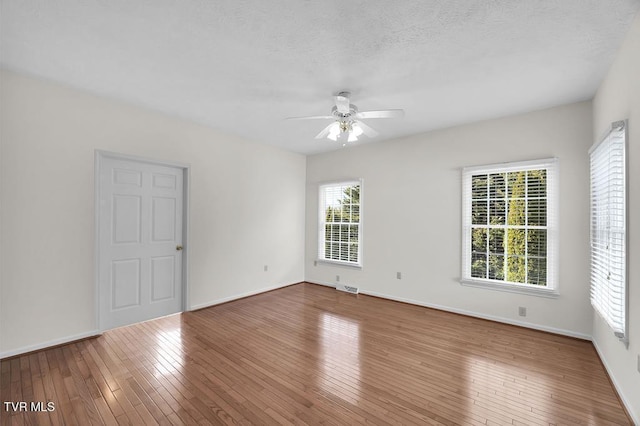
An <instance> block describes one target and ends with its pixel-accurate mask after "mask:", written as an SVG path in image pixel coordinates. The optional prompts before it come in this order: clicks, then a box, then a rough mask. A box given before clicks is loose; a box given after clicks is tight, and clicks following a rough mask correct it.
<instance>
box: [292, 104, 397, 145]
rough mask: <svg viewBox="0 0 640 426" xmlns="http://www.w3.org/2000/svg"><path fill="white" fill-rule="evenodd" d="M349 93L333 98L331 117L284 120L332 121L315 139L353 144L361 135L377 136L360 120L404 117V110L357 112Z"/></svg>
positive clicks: (320, 116) (313, 116)
mask: <svg viewBox="0 0 640 426" xmlns="http://www.w3.org/2000/svg"><path fill="white" fill-rule="evenodd" d="M350 96H351V93H349V92H340V93H338V94H337V95H335V96H334V101H335V105H334V107H333V108H331V115H312V116H308V117H289V118H286V120H334V121H333V123H331V124H329V125H328V126H327V127H325V128H324V129H322V131H321V132H320V133H318V134H317V135H316V139H322V138H325V137H326V138H327V139H331V140H332V141H337V140H339V139H340V140H342V141H344V140H345V139H346V142H355V141H357V140H358V137H359V136H360V135H362V134H364V135H366V136H368V137H370V138H372V137H375V136H377V135H378V132H376V131H375V130H373V129H372V128H371V127H369V126H368V125H367V124H365V123H364V122H363V121H362V119H369V118H399V117H402V116H404V110H401V109H385V110H378V111H358V107H357V106H355V105H353V104H352V103H351V101H350V99H349V98H350Z"/></svg>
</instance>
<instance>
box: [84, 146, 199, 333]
mask: <svg viewBox="0 0 640 426" xmlns="http://www.w3.org/2000/svg"><path fill="white" fill-rule="evenodd" d="M107 158H109V159H116V160H126V161H133V162H137V163H143V164H153V165H158V166H169V167H175V168H178V169H182V245H183V246H184V249H183V251H182V307H181V308H180V309H181V311H180V312H185V311H187V310H189V306H190V305H189V303H188V300H189V258H190V253H191V247H190V245H189V239H190V238H189V229H190V227H189V216H190V215H189V188H190V175H191V165H189V164H185V163H180V162H176V161H165V160H156V159H152V158H146V157H140V156H136V155H129V154H121V153H118V152H111V151H104V150H100V149H96V150H95V154H94V178H93V179H94V194H95V198H94V205H93V208H94V224H93V230H94V268H93V269H94V291H95V298H94V299H95V321H96V330H97V331H98V333H102V332H103V331H105V330H103V329H102V327H101V325H100V256H101V253H100V223H101V220H102V219H103V218H101V217H100V195H101V194H100V191H101V188H100V172H101V171H102V168H103V165H102V164H103V161H104V160H105V159H107Z"/></svg>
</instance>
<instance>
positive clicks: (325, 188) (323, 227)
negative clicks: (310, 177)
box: [318, 181, 362, 266]
mask: <svg viewBox="0 0 640 426" xmlns="http://www.w3.org/2000/svg"><path fill="white" fill-rule="evenodd" d="M319 192H320V194H319V195H320V199H319V207H320V208H319V212H318V259H319V260H323V261H329V262H335V263H341V264H345V265H353V266H361V264H362V255H361V244H360V241H361V238H362V223H361V216H362V209H361V205H362V204H361V200H362V183H361V181H348V182H338V183H331V184H325V185H320V191H319Z"/></svg>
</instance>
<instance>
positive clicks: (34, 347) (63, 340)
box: [0, 330, 101, 359]
mask: <svg viewBox="0 0 640 426" xmlns="http://www.w3.org/2000/svg"><path fill="white" fill-rule="evenodd" d="M100 334H101V333H100V331H98V330H91V331H87V332H86V333H80V334H76V335H73V336H67V337H61V338H60V339H54V340H49V341H47V342H44V343H38V344H36V345H30V346H23V347H21V348H18V349H12V350H9V351H5V352H0V359H4V358H9V357H12V356H16V355H22V354H26V353H28V352H33V351H39V350H40V349H46V348H50V347H52V346H58V345H64V344H65V343H70V342H73V341H76V340H81V339H86V338H88V337H95V336H99V335H100Z"/></svg>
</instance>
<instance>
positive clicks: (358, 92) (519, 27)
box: [0, 0, 640, 154]
mask: <svg viewBox="0 0 640 426" xmlns="http://www.w3.org/2000/svg"><path fill="white" fill-rule="evenodd" d="M1 1H2V2H1V7H2V8H1V11H0V12H1V28H0V31H1V34H0V35H1V40H0V55H1V63H2V66H3V67H5V68H8V69H11V70H15V71H19V72H25V73H28V74H32V75H36V76H41V77H45V78H48V79H52V80H55V81H58V82H61V83H64V84H67V85H71V86H74V87H78V88H81V89H85V90H88V91H91V92H94V93H97V94H100V95H104V96H108V97H111V98H115V99H121V100H124V101H127V102H131V103H134V104H137V105H142V106H145V107H149V108H152V109H155V110H159V111H163V112H165V113H169V114H173V115H177V116H180V117H184V118H187V119H190V120H193V121H196V122H199V123H202V124H205V125H208V126H211V127H214V128H218V129H222V130H223V131H225V132H230V133H234V134H237V135H239V136H241V137H244V138H246V139H249V140H253V141H256V142H261V143H267V144H271V145H276V146H280V147H283V148H285V149H288V150H292V151H296V152H301V153H307V154H308V153H315V152H321V151H327V150H332V149H338V148H339V147H340V144H339V143H337V142H331V141H329V140H326V139H325V140H314V136H315V135H316V134H317V133H318V132H319V131H320V130H321V129H322V128H323V127H324V126H325V125H327V124H328V122H324V121H299V122H292V121H283V119H284V118H285V117H289V116H300V115H324V114H327V113H329V110H330V108H331V106H332V105H333V100H332V95H333V94H335V93H337V92H338V91H341V90H350V91H351V92H352V102H353V103H355V104H356V105H357V106H358V107H359V108H360V109H361V110H371V109H383V108H403V109H404V110H405V112H406V116H405V117H404V118H402V119H396V120H368V121H367V123H368V124H369V125H371V126H372V127H374V128H375V129H376V130H378V131H379V133H380V135H379V136H378V137H376V138H375V139H373V140H376V141H382V140H387V139H393V138H397V137H401V136H405V135H410V134H415V133H421V132H425V131H429V130H433V129H437V128H443V127H448V126H452V125H456V124H461V123H466V122H471V121H477V120H482V119H487V118H493V117H499V116H504V115H510V114H515V113H520V112H525V111H531V110H536V109H540V108H545V107H550V106H554V105H559V104H563V103H569V102H574V101H580V100H585V99H590V98H591V97H592V96H593V95H594V93H595V90H596V89H597V87H598V85H599V83H600V82H601V81H602V78H603V77H604V75H605V73H606V71H607V69H608V67H609V65H610V64H611V62H612V60H613V57H614V55H615V52H616V51H617V49H618V47H619V45H620V43H621V41H622V40H623V38H624V36H625V35H626V32H627V30H628V28H629V25H630V23H631V20H632V19H633V16H634V15H635V14H636V12H637V11H638V10H639V9H640V0H555V1H554V0H536V1H524V0H522V1H516V0H430V1H427V0H423V1H421V0H402V1H400V0H397V1H391V0H366V1H365V0H349V1H335V0H330V1H311V0H278V1H264V0H213V1H212V0H188V1H187V0H183V1H176V0H109V1H98V0H1ZM367 141H372V139H368V138H364V137H363V138H361V141H359V142H357V143H366V142H367Z"/></svg>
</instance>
